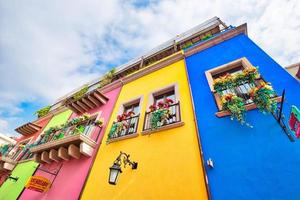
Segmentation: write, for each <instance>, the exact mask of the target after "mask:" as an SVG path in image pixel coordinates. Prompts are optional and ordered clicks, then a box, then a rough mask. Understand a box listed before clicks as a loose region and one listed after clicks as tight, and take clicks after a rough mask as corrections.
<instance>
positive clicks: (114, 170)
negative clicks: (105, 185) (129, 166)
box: [108, 163, 122, 185]
mask: <svg viewBox="0 0 300 200" xmlns="http://www.w3.org/2000/svg"><path fill="white" fill-rule="evenodd" d="M119 173H122V170H121V167H120V165H118V164H115V163H114V164H113V166H111V167H110V168H109V180H108V182H109V184H112V185H116V182H117V179H118V176H119Z"/></svg>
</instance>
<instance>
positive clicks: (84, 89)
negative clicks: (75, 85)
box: [72, 85, 89, 101]
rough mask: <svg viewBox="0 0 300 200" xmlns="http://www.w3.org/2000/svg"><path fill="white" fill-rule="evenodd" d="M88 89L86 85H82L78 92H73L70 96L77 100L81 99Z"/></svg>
mask: <svg viewBox="0 0 300 200" xmlns="http://www.w3.org/2000/svg"><path fill="white" fill-rule="evenodd" d="M88 90H89V87H88V85H84V86H83V88H81V89H80V90H79V91H78V92H76V93H75V94H73V96H72V98H73V99H74V100H75V101H77V100H79V99H81V98H82V97H83V96H84V95H85V94H86V93H87V91H88Z"/></svg>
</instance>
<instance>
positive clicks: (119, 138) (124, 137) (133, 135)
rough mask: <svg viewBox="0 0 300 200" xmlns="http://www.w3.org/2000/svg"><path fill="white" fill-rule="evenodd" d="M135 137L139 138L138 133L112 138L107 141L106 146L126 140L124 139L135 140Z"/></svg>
mask: <svg viewBox="0 0 300 200" xmlns="http://www.w3.org/2000/svg"><path fill="white" fill-rule="evenodd" d="M137 136H139V134H138V133H132V134H130V135H124V136H121V137H117V138H112V139H110V140H108V142H107V144H110V143H113V142H117V141H120V140H126V139H130V138H135V137H137Z"/></svg>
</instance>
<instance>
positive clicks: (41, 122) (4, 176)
mask: <svg viewBox="0 0 300 200" xmlns="http://www.w3.org/2000/svg"><path fill="white" fill-rule="evenodd" d="M51 118H52V117H51V116H49V117H47V118H43V119H41V120H39V121H37V122H35V124H37V125H39V126H41V127H42V128H41V130H39V131H38V132H36V133H35V134H33V135H29V136H23V135H20V137H18V138H17V139H16V141H17V142H20V141H22V140H25V139H27V138H30V137H32V136H33V140H31V143H33V142H34V141H35V140H36V138H37V137H38V136H39V135H40V133H41V132H42V131H43V128H44V127H45V126H46V125H47V124H48V122H49V121H50V119H51ZM21 156H22V154H20V156H19V158H20V157H21ZM9 173H10V171H2V172H0V186H1V185H2V183H3V182H4V181H5V180H6V179H7V177H8V176H9V175H8V174H9Z"/></svg>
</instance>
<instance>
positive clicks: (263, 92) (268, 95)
mask: <svg viewBox="0 0 300 200" xmlns="http://www.w3.org/2000/svg"><path fill="white" fill-rule="evenodd" d="M275 94H276V93H275V91H274V90H273V88H272V86H271V85H268V84H266V83H261V85H260V86H258V87H255V88H252V89H251V91H250V97H251V99H252V100H253V102H254V103H255V104H256V106H257V108H258V109H259V110H260V111H261V112H263V113H269V112H273V111H275V110H276V108H277V102H276V101H275V100H274V99H272V97H274V96H275Z"/></svg>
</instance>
